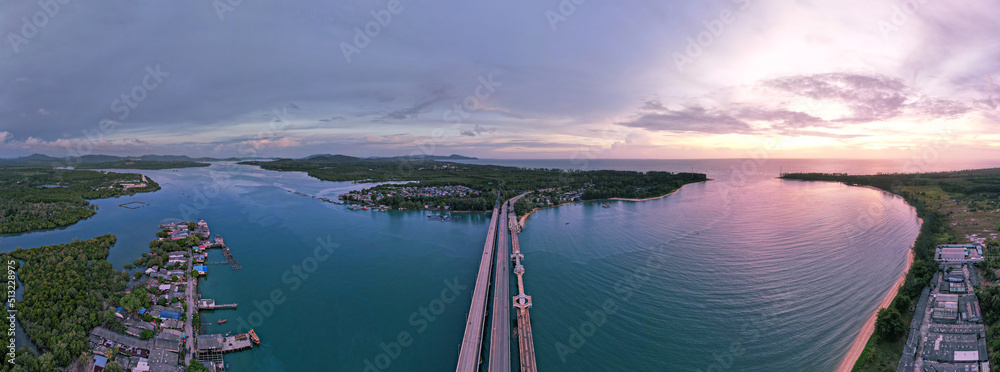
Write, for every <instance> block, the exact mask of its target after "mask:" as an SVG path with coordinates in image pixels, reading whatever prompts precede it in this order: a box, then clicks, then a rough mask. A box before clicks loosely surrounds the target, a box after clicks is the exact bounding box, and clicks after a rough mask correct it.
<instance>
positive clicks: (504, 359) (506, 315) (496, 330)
mask: <svg viewBox="0 0 1000 372" xmlns="http://www.w3.org/2000/svg"><path fill="white" fill-rule="evenodd" d="M508 207H513V203H510V202H507V203H504V204H503V207H501V208H500V221H499V222H500V226H501V227H500V235H499V236H498V237H497V258H496V274H495V279H494V280H493V281H494V283H496V284H494V287H493V310H492V311H493V329H492V331H491V332H490V364H489V372H510V304H509V303H507V297H508V296H510V264H509V263H508V261H507V255H508V254H509V253H508V252H509V251H508V246H509V242H508V240H509V238H508V236H509V232H510V229H509V228H508V226H507V225H506V222H507V212H508Z"/></svg>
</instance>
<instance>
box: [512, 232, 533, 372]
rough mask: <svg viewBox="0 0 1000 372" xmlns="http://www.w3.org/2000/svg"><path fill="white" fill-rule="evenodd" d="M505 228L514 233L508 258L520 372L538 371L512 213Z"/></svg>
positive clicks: (528, 301) (528, 305) (522, 269)
mask: <svg viewBox="0 0 1000 372" xmlns="http://www.w3.org/2000/svg"><path fill="white" fill-rule="evenodd" d="M507 226H508V228H509V229H510V230H511V231H512V232H514V233H512V234H511V241H510V242H511V247H512V248H513V250H514V253H512V254H511V255H510V258H511V259H512V260H513V261H514V274H516V275H517V291H518V295H517V296H514V297H513V299H514V308H516V309H517V341H518V342H517V350H518V354H519V355H520V356H521V371H522V372H535V371H537V370H538V369H537V368H536V367H535V343H534V340H533V339H532V336H531V316H530V315H529V314H528V309H529V308H531V296H527V295H525V294H524V278H523V275H524V265H522V264H521V260H523V259H524V255H523V254H521V246H520V245H519V244H518V241H517V233H516V232H520V231H521V225H520V224H518V222H517V216H516V215H514V214H513V213H511V215H510V217H509V220H508V221H507Z"/></svg>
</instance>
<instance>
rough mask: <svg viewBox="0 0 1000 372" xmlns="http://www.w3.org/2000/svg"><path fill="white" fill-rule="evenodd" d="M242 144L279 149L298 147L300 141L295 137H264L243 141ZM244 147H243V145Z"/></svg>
mask: <svg viewBox="0 0 1000 372" xmlns="http://www.w3.org/2000/svg"><path fill="white" fill-rule="evenodd" d="M242 145H243V146H250V147H253V148H254V149H257V150H260V149H279V148H286V147H298V146H300V145H302V141H301V140H299V139H296V138H290V137H282V138H278V139H274V138H264V139H258V140H251V141H243V142H242ZM244 148H245V147H244Z"/></svg>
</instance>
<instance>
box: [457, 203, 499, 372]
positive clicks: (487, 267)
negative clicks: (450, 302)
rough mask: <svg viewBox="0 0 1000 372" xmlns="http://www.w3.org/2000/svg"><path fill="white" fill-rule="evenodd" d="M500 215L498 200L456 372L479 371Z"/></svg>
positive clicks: (466, 323) (466, 322)
mask: <svg viewBox="0 0 1000 372" xmlns="http://www.w3.org/2000/svg"><path fill="white" fill-rule="evenodd" d="M499 215H500V208H499V201H498V203H497V205H494V207H493V216H492V217H490V228H489V230H487V233H486V245H485V247H483V257H482V260H481V261H480V262H479V274H478V275H477V276H476V287H475V288H474V289H473V291H472V305H471V306H470V307H469V315H468V318H467V319H466V321H465V336H464V337H463V338H462V346H461V349H460V351H459V353H458V366H457V367H456V369H455V370H456V371H457V372H477V371H479V359H480V355H479V354H480V351H481V350H482V344H483V326H484V323H485V322H486V299H487V295H488V293H489V288H490V272H491V271H492V270H491V269H492V267H493V265H492V264H493V250H494V248H495V247H496V233H497V220H498V218H499Z"/></svg>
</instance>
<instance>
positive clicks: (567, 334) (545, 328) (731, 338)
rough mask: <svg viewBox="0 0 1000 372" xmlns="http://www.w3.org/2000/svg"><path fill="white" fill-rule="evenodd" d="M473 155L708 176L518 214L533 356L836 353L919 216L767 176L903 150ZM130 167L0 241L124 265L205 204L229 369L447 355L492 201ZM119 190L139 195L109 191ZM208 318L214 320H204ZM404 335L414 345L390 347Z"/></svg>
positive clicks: (724, 361)
mask: <svg viewBox="0 0 1000 372" xmlns="http://www.w3.org/2000/svg"><path fill="white" fill-rule="evenodd" d="M470 162H475V163H490V164H502V165H517V166H525V167H532V168H535V167H543V168H564V169H565V168H572V169H626V170H642V171H646V170H667V171H692V170H693V171H695V172H703V173H708V174H709V177H710V178H713V179H715V180H714V181H710V182H707V183H702V184H693V185H688V186H686V187H684V188H683V189H682V190H681V191H679V192H677V193H676V194H673V195H671V196H669V197H666V198H663V199H658V200H652V201H646V202H625V201H621V202H611V203H609V204H610V208H602V207H601V206H600V205H599V204H594V203H580V204H573V205H569V206H564V207H560V208H554V209H545V210H540V211H537V212H535V213H534V214H533V215H531V216H530V217H529V218H528V223H527V226H526V227H525V229H524V232H523V233H522V234H521V235H520V240H521V247H522V251H523V252H524V254H525V256H526V257H525V262H524V264H525V267H526V270H527V271H526V274H525V277H524V280H525V286H526V288H527V294H529V295H531V296H532V297H533V303H534V307H533V308H532V309H531V317H532V323H533V326H532V327H533V331H534V337H535V350H536V353H537V362H538V365H539V368H540V369H541V370H544V371H610V370H622V371H626V370H627V371H653V370H656V371H660V370H669V371H697V370H702V371H707V370H709V369H711V370H714V371H723V370H733V371H736V370H741V371H743V370H751V371H825V370H832V369H833V368H834V367H835V366H836V365H837V364H838V363H839V362H840V360H841V359H842V357H843V355H844V354H845V353H846V351H847V348H848V347H849V345H850V344H851V342H852V341H853V340H854V338H855V336H856V335H857V333H858V332H859V330H860V328H861V326H862V324H863V323H864V322H865V320H866V319H867V318H868V316H869V315H870V314H871V313H872V312H873V311H874V309H875V308H876V306H877V305H878V303H879V302H880V301H881V298H882V297H883V296H884V295H885V294H886V293H887V292H888V291H889V289H890V288H889V287H890V286H891V283H893V282H894V280H895V278H896V277H897V276H898V275H899V274H900V272H901V270H902V269H903V267H904V265H905V260H906V254H907V249H909V247H910V245H911V244H912V243H913V241H914V239H915V237H916V235H917V233H918V230H919V226H918V222H917V219H916V216H915V214H914V211H913V210H912V209H911V208H910V207H909V206H907V205H906V204H905V203H904V202H903V200H902V199H901V198H898V197H895V196H892V195H889V194H886V193H882V192H879V191H875V190H870V189H864V188H858V187H847V186H843V185H840V184H833V183H818V182H795V181H781V180H777V179H775V178H774V177H775V176H776V175H777V174H778V172H779V169H780V170H783V171H786V172H787V171H825V172H849V173H872V172H892V171H900V170H903V169H906V168H904V167H906V165H905V163H904V162H902V161H900V162H891V161H890V162H878V161H827V160H774V159H772V160H768V161H753V160H738V159H733V160H590V161H587V162H581V161H569V160H475V161H470ZM995 166H1000V164H998V163H997V162H994V163H961V164H959V163H943V162H942V163H939V164H932V165H931V166H927V167H925V168H924V169H925V170H948V169H965V168H979V167H995ZM139 172H141V173H143V174H146V175H148V176H150V177H153V178H154V179H155V180H156V181H157V182H159V183H160V185H161V186H162V187H163V190H160V191H158V192H155V193H152V194H141V195H136V196H132V197H123V198H118V199H106V200H97V201H95V203H96V204H98V205H99V206H100V209H99V211H98V214H97V215H96V216H94V217H92V218H90V219H87V220H85V221H81V222H79V223H77V224H74V225H72V226H69V227H66V228H62V229H55V230H48V231H40V232H34V233H28V234H18V235H2V236H0V248H2V249H3V250H11V249H14V248H16V247H25V248H30V247H36V246H41V245H48V244H58V243H63V242H68V241H70V240H72V239H73V238H80V239H88V238H92V237H94V236H98V235H101V234H106V233H113V234H116V235H117V236H118V243H117V244H116V245H115V246H114V247H113V248H112V249H111V254H110V256H109V257H108V260H109V261H110V262H112V263H113V264H114V265H115V266H116V267H118V268H120V267H121V266H122V265H123V264H125V263H129V262H131V261H132V260H133V259H135V258H136V257H138V256H140V255H141V254H142V252H147V251H148V243H149V241H150V240H152V239H153V238H155V235H154V234H155V233H156V231H157V230H158V228H157V226H158V225H159V224H161V223H165V222H169V221H172V220H176V219H180V218H183V219H197V218H203V219H205V220H207V221H208V223H209V226H210V227H211V229H212V232H213V233H217V234H221V235H223V236H224V237H225V239H226V243H227V245H229V246H230V247H232V251H233V254H234V256H235V257H236V258H237V259H238V260H239V261H240V263H241V264H242V265H243V269H242V270H232V269H230V268H229V266H228V265H210V267H209V274H208V278H207V279H204V280H202V282H201V285H200V291H201V293H202V295H203V296H204V297H205V298H214V299H216V300H217V301H220V302H223V303H231V302H236V303H239V309H237V310H222V311H214V312H204V313H203V316H202V320H203V321H204V322H206V323H207V324H206V325H205V326H204V327H203V333H226V332H229V331H234V332H236V331H237V330H239V328H240V327H241V326H248V327H253V328H254V329H255V330H256V331H257V333H258V334H259V335H260V337H261V338H262V343H261V345H260V347H257V348H254V349H253V350H252V351H245V352H239V353H235V354H229V355H227V356H226V360H227V361H228V362H229V363H230V364H231V368H232V370H234V371H327V370H353V371H362V370H365V368H366V366H367V364H366V363H368V362H370V363H372V365H376V363H378V364H379V365H381V366H384V365H385V364H386V362H388V368H386V369H384V370H394V371H447V370H453V369H454V366H455V362H456V360H457V356H458V348H459V343H460V342H461V339H462V334H463V330H464V323H465V316H466V312H467V311H468V308H469V301H470V300H471V291H472V287H473V286H474V284H475V283H474V278H475V276H476V271H477V268H478V264H479V258H480V256H481V253H482V247H483V242H484V239H485V235H486V227H487V225H488V221H489V216H488V215H485V214H461V217H462V218H461V221H460V222H434V221H428V220H427V218H426V215H427V212H420V211H389V212H370V211H349V210H347V209H345V208H344V207H343V206H341V205H335V204H330V203H325V202H322V201H320V200H318V199H315V198H311V197H308V196H301V195H297V194H295V193H294V192H300V193H304V194H308V195H314V196H327V197H330V198H335V197H336V195H337V194H340V193H344V192H346V191H348V190H351V189H354V188H357V186H358V185H354V184H351V183H343V182H323V181H318V180H315V179H312V178H310V177H308V176H306V175H305V174H303V173H279V172H270V171H263V170H260V169H256V168H253V167H249V166H236V165H231V164H221V163H220V164H214V165H212V166H211V167H207V168H196V169H181V170H177V171H174V170H160V171H139ZM130 201H142V202H145V203H149V206H146V207H142V208H139V209H134V210H133V209H126V208H121V207H119V206H118V205H119V204H122V203H125V202H130ZM209 261H210V262H218V261H221V254H220V253H219V252H218V251H213V252H212V256H210V259H209ZM512 282H513V281H512ZM512 292H514V293H516V289H514V290H513V291H512ZM609 309H610V310H613V312H612V311H608V310H609ZM220 318H226V319H228V320H229V321H228V322H227V323H225V324H223V325H216V324H215V320H217V319H220ZM401 334H403V335H405V336H407V338H405V339H406V340H412V342H405V343H406V344H407V345H406V346H399V347H398V348H397V346H396V344H393V342H394V341H397V340H398V339H399V337H400V335H401ZM383 346H384V347H383ZM512 348H513V349H515V350H516V347H512ZM513 365H514V366H515V368H516V365H517V363H516V362H515V363H513ZM370 370H371V369H370Z"/></svg>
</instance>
